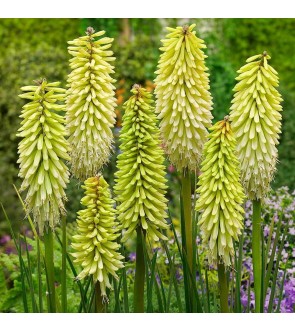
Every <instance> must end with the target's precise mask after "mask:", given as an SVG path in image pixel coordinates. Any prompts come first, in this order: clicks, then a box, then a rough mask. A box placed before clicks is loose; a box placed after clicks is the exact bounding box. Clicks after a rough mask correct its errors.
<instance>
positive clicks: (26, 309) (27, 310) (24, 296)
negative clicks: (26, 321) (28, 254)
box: [17, 239, 29, 313]
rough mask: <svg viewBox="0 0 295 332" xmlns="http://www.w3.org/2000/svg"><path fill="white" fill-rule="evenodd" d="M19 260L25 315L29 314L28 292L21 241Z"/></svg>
mask: <svg viewBox="0 0 295 332" xmlns="http://www.w3.org/2000/svg"><path fill="white" fill-rule="evenodd" d="M17 252H18V258H19V263H20V273H21V284H22V298H23V305H24V311H25V313H28V312H29V307H28V301H27V290H26V285H25V275H24V274H25V272H24V261H23V259H22V251H21V244H20V239H19V247H18V249H17Z"/></svg>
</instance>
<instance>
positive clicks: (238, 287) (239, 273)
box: [235, 232, 244, 313]
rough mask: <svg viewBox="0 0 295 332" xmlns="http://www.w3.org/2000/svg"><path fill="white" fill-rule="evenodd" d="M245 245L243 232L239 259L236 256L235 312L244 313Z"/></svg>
mask: <svg viewBox="0 0 295 332" xmlns="http://www.w3.org/2000/svg"><path fill="white" fill-rule="evenodd" d="M243 245H244V232H242V234H241V236H240V239H239V251H238V258H237V259H236V255H235V260H236V264H235V268H236V287H235V288H236V289H235V295H236V296H235V312H236V313H241V312H242V304H241V280H242V263H243Z"/></svg>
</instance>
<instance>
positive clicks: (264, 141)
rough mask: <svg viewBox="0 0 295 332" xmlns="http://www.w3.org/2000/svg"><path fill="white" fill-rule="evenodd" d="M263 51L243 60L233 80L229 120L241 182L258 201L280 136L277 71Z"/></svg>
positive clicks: (266, 184) (264, 190) (268, 179)
mask: <svg viewBox="0 0 295 332" xmlns="http://www.w3.org/2000/svg"><path fill="white" fill-rule="evenodd" d="M268 59H270V56H269V55H267V53H266V52H264V53H263V54H259V55H255V56H252V57H250V58H249V59H247V60H246V62H247V64H246V65H244V66H243V67H242V68H241V69H240V70H239V71H238V73H239V76H238V77H237V78H236V79H237V80H238V81H239V83H237V85H236V86H235V88H234V91H235V95H234V99H233V101H232V106H231V112H230V118H231V121H232V128H233V132H234V135H235V137H236V140H237V151H238V156H239V160H240V162H241V172H242V173H241V179H242V183H243V185H244V188H245V191H246V194H247V195H248V197H249V198H250V199H252V200H253V199H261V198H263V197H264V196H265V194H266V193H267V192H268V190H269V184H270V182H271V180H272V178H273V175H274V172H275V170H276V162H277V156H278V150H277V147H276V145H277V144H278V143H279V142H278V139H279V134H280V133H281V119H282V115H281V111H282V106H281V105H280V102H281V101H282V98H281V95H280V93H279V92H278V90H277V89H276V87H277V86H278V84H279V80H278V76H277V72H276V71H275V70H274V69H273V68H272V67H271V66H270V65H269V64H268V62H267V60H268Z"/></svg>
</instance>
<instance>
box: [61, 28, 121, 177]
mask: <svg viewBox="0 0 295 332" xmlns="http://www.w3.org/2000/svg"><path fill="white" fill-rule="evenodd" d="M104 33H105V31H99V32H95V31H94V30H93V28H91V27H89V28H88V29H87V32H86V34H87V35H86V36H84V37H80V38H77V39H75V40H73V41H70V42H68V43H69V44H70V45H71V46H69V47H68V50H69V53H70V54H71V55H72V56H73V58H72V59H71V60H70V67H71V69H72V72H71V73H70V75H69V77H68V87H69V88H68V91H67V116H66V118H67V130H68V133H69V142H70V144H71V147H72V152H71V157H72V161H71V164H72V168H71V171H72V173H73V175H74V176H75V177H76V178H78V179H80V180H83V181H84V180H85V179H87V178H88V177H90V176H94V175H95V174H97V172H98V171H99V170H100V168H101V167H102V166H103V165H104V164H105V163H106V162H107V161H108V159H109V155H110V151H111V149H112V141H113V133H112V129H111V128H112V127H113V126H114V123H115V117H116V115H115V107H116V99H115V97H114V95H115V92H114V89H115V87H114V85H113V84H112V83H114V82H115V80H114V79H113V78H112V77H111V76H110V74H112V73H114V71H113V68H114V67H113V66H111V65H110V64H109V62H111V61H114V60H115V58H114V57H112V55H113V52H112V51H110V50H108V49H109V48H110V47H111V46H112V44H111V43H112V41H113V39H112V38H107V37H104V38H100V39H97V38H96V37H100V36H101V35H103V34H104Z"/></svg>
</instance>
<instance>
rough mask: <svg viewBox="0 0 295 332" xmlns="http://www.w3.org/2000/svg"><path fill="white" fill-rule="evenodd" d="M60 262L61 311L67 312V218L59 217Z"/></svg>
mask: <svg viewBox="0 0 295 332" xmlns="http://www.w3.org/2000/svg"><path fill="white" fill-rule="evenodd" d="M61 230H62V262H61V311H62V312H63V313H66V312H67V220H66V217H65V216H63V217H62V218H61Z"/></svg>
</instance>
